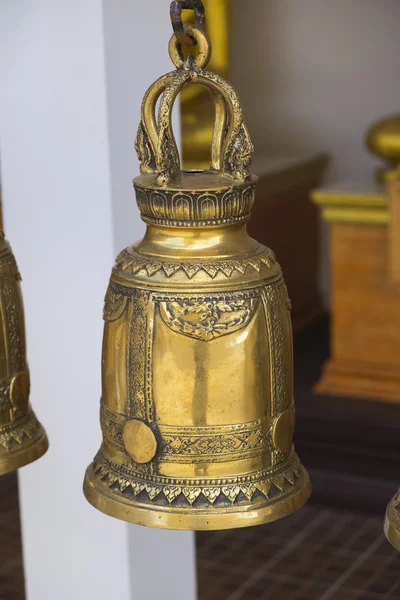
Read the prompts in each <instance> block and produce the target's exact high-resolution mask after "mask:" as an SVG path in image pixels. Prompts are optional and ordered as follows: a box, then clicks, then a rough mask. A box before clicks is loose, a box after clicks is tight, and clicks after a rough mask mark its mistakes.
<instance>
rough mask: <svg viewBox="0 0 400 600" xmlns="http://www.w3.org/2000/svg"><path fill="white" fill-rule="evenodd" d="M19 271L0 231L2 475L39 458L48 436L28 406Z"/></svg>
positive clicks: (0, 455) (0, 428)
mask: <svg viewBox="0 0 400 600" xmlns="http://www.w3.org/2000/svg"><path fill="white" fill-rule="evenodd" d="M20 280H21V277H20V274H19V272H18V267H17V265H16V262H15V258H14V256H13V253H12V252H11V248H10V246H9V244H8V243H7V242H6V240H5V239H4V233H3V232H2V231H0V323H1V328H0V475H4V474H5V473H8V472H9V471H14V470H15V469H19V468H20V467H23V466H24V465H27V464H28V463H31V462H33V461H34V460H36V459H38V458H40V457H41V456H42V455H43V454H44V453H45V452H46V450H47V448H48V441H47V437H46V433H45V431H44V429H43V427H42V426H41V424H40V423H39V421H38V420H37V418H36V416H35V414H34V412H33V410H32V409H31V407H30V404H29V371H28V365H27V362H26V351H25V325H24V312H23V306H22V297H21V291H20V285H19V281H20Z"/></svg>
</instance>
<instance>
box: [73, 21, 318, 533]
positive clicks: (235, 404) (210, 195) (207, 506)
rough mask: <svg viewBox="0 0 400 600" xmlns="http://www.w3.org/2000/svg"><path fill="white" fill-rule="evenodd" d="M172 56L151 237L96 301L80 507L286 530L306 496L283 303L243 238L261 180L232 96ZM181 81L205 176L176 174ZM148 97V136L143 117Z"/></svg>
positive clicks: (142, 146)
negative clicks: (204, 129) (203, 114)
mask: <svg viewBox="0 0 400 600" xmlns="http://www.w3.org/2000/svg"><path fill="white" fill-rule="evenodd" d="M188 31H189V32H190V34H191V35H193V36H194V37H195V39H196V41H197V43H198V47H199V52H198V55H197V58H196V59H194V58H193V57H188V58H184V57H183V55H182V53H181V49H180V47H179V45H178V44H177V42H176V39H175V37H173V38H172V40H171V44H170V53H171V57H172V59H173V61H174V63H175V65H176V66H177V70H176V71H174V72H172V73H170V74H168V75H166V76H164V77H162V78H160V79H159V80H158V81H157V82H156V83H155V84H154V85H153V86H152V87H151V88H150V89H149V91H148V92H147V93H146V96H145V99H144V102H143V107H142V122H141V124H140V127H139V132H138V137H137V141H136V148H137V151H138V156H139V159H140V160H141V163H142V164H141V173H142V174H141V175H140V176H139V177H137V178H136V179H135V181H134V186H135V190H136V198H137V203H138V205H139V209H140V212H141V216H142V219H143V220H144V221H145V223H146V224H147V230H146V234H145V237H144V238H143V240H141V241H140V242H138V243H137V244H134V245H133V246H131V247H129V248H127V249H126V250H124V251H123V252H122V253H121V254H120V255H119V256H118V258H117V262H116V265H115V267H114V269H113V271H112V275H111V280H110V285H109V288H108V291H107V295H106V299H105V309H104V319H105V329H104V342H103V362H102V365H103V376H102V387H103V392H102V399H101V409H100V419H101V427H102V433H103V443H102V445H101V448H100V450H99V452H98V454H97V455H96V457H95V459H94V461H93V463H92V464H91V465H90V466H89V468H88V469H87V472H86V476H85V482H84V492H85V495H86V498H87V499H88V500H89V502H91V503H92V504H93V505H94V506H95V507H96V508H98V509H99V510H101V511H103V512H105V513H107V514H108V515H111V516H113V517H116V518H119V519H122V520H125V521H129V522H131V523H137V524H140V525H149V526H152V527H164V528H170V529H194V530H200V529H224V528H232V527H245V526H248V525H256V524H259V523H266V522H268V521H273V520H275V519H279V518H280V517H284V516H286V515H288V514H290V513H292V512H294V511H295V510H296V509H298V508H299V507H300V506H302V505H303V504H304V503H305V502H306V500H307V499H308V497H309V494H310V484H309V479H308V476H307V473H306V471H305V470H304V468H303V467H302V465H301V464H300V462H299V459H298V458H297V456H296V454H295V451H294V448H293V444H292V438H293V431H294V404H293V352H292V331H291V320H290V301H289V298H288V295H287V290H286V286H285V283H284V280H283V277H282V273H281V269H280V267H279V265H278V263H277V262H276V260H275V256H274V253H273V252H272V251H271V250H269V249H268V248H266V247H264V246H262V245H261V244H259V243H258V242H256V241H255V240H253V239H251V238H250V237H249V235H248V234H247V231H246V221H247V220H248V219H249V218H250V212H251V208H252V206H253V202H254V195H255V187H256V182H257V179H256V177H254V176H252V175H251V174H250V173H249V166H250V162H251V158H252V154H253V146H252V144H251V141H250V138H249V134H248V131H247V129H246V126H245V124H244V121H243V110H242V107H241V105H240V102H239V100H238V98H237V95H236V93H235V91H234V89H233V88H232V87H231V86H230V85H229V84H228V83H226V82H225V81H224V80H223V79H221V78H220V77H218V76H216V75H215V74H213V73H210V72H208V71H205V70H203V69H204V67H205V66H206V63H207V60H208V57H209V45H208V44H209V42H208V38H207V37H206V35H205V34H204V33H203V31H202V30H200V29H195V28H192V27H188ZM190 82H192V83H193V82H195V83H201V84H203V85H205V86H206V87H207V88H208V89H209V90H210V91H212V95H213V98H214V102H215V105H216V116H217V121H216V127H215V133H214V139H213V147H212V153H211V155H212V161H211V169H210V170H209V171H204V172H182V171H181V170H180V163H179V155H178V151H177V148H176V144H175V140H174V137H173V133H172V130H171V112H172V107H173V103H174V100H175V98H176V97H177V95H178V94H179V92H180V91H181V89H182V88H183V86H184V85H186V84H187V83H190ZM160 97H161V99H160V108H159V114H158V122H157V123H156V121H155V107H156V103H157V101H158V99H159V98H160Z"/></svg>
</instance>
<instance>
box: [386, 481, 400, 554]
mask: <svg viewBox="0 0 400 600" xmlns="http://www.w3.org/2000/svg"><path fill="white" fill-rule="evenodd" d="M385 534H386V537H387V539H388V540H389V542H390V543H391V544H392V546H394V547H395V548H396V550H399V552H400V490H399V491H398V492H397V494H396V495H395V497H394V498H393V499H392V500H391V502H390V503H389V506H388V507H387V511H386V518H385Z"/></svg>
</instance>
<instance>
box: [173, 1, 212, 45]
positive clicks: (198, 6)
mask: <svg viewBox="0 0 400 600" xmlns="http://www.w3.org/2000/svg"><path fill="white" fill-rule="evenodd" d="M183 9H188V10H193V11H194V26H195V29H203V28H204V24H205V20H206V16H205V11H204V5H203V2H202V1H201V0H176V1H175V2H171V6H170V15H171V23H172V28H173V30H174V34H175V37H176V39H177V41H178V42H179V43H180V44H181V45H182V46H186V47H190V46H195V45H196V43H197V40H196V38H195V37H194V36H191V35H190V34H189V33H188V31H187V30H186V29H185V26H184V24H183V21H182V10H183Z"/></svg>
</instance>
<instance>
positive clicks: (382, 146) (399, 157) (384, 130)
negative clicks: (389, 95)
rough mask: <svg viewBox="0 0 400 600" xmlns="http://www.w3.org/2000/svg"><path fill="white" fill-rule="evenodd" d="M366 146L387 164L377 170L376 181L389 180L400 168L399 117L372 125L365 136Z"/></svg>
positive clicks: (395, 116) (392, 117) (388, 118)
mask: <svg viewBox="0 0 400 600" xmlns="http://www.w3.org/2000/svg"><path fill="white" fill-rule="evenodd" d="M367 146H368V148H369V149H370V150H371V152H373V153H374V154H376V155H377V156H379V157H380V158H383V159H385V160H386V162H387V163H388V166H387V167H386V168H385V169H383V168H381V169H379V170H378V172H377V175H378V179H379V180H380V181H386V180H387V179H388V178H389V179H390V178H391V177H392V175H393V172H394V171H396V169H397V168H399V167H400V115H393V116H391V117H387V118H386V119H383V120H381V121H379V122H378V123H376V124H375V125H373V126H372V127H371V129H370V130H369V132H368V135H367Z"/></svg>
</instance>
